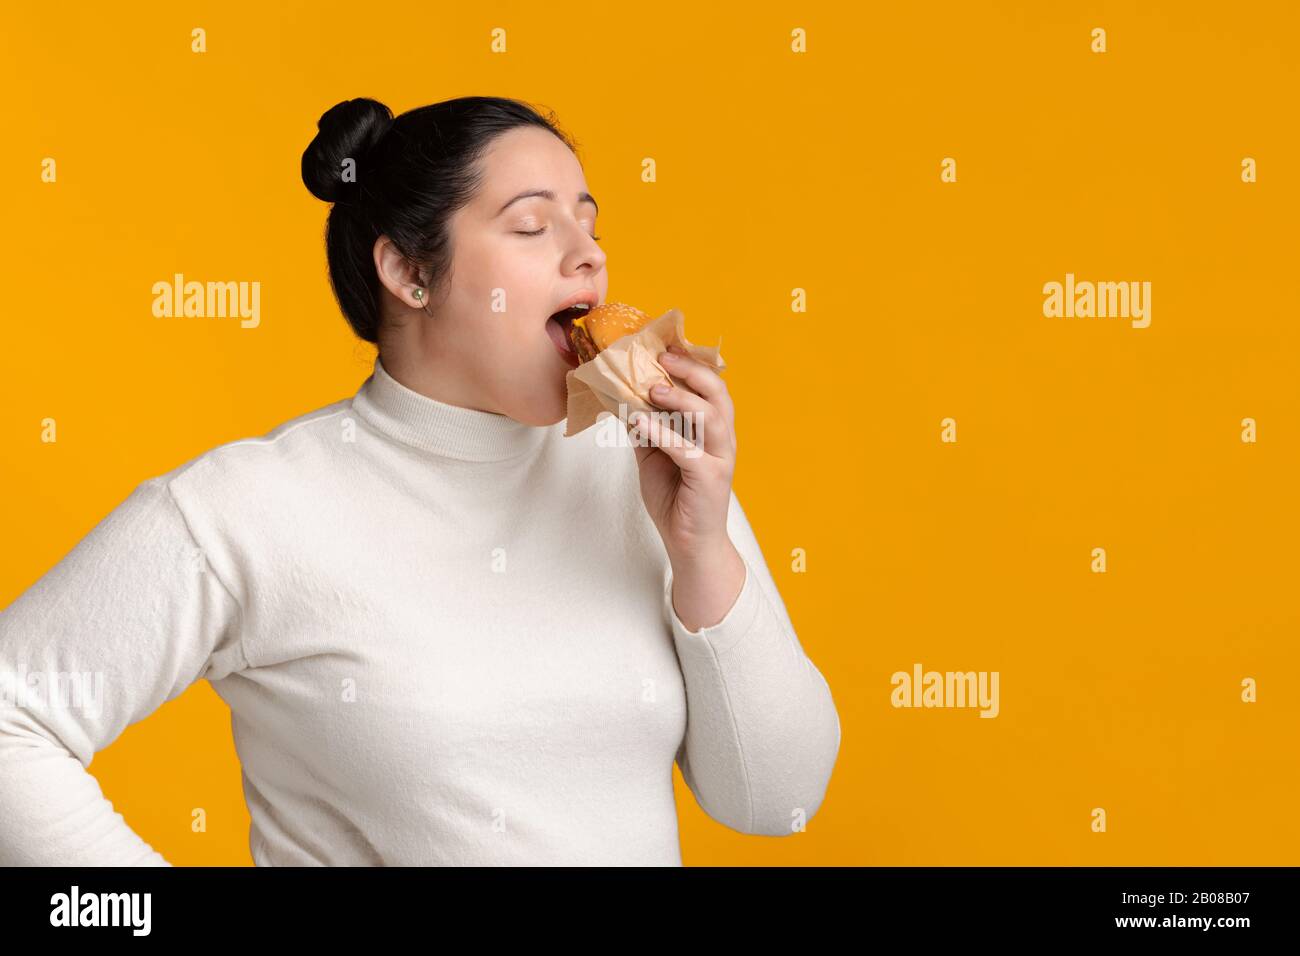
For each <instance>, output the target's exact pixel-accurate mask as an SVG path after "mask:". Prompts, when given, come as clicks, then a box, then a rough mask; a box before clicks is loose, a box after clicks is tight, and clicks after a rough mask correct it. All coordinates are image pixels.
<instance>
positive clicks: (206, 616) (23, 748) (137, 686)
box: [0, 477, 248, 866]
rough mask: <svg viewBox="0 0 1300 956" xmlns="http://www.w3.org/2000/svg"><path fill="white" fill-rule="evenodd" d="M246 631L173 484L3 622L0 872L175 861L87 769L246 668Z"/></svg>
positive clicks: (158, 487) (108, 530)
mask: <svg viewBox="0 0 1300 956" xmlns="http://www.w3.org/2000/svg"><path fill="white" fill-rule="evenodd" d="M238 624H239V607H238V604H237V603H236V601H235V600H234V598H233V597H231V594H230V592H229V591H228V590H227V588H226V587H225V585H224V584H222V582H221V581H220V580H219V579H218V577H217V575H216V573H215V572H214V571H213V570H212V568H211V567H209V566H208V564H207V562H206V560H205V559H204V555H203V551H202V549H201V548H200V547H199V545H198V543H197V542H196V541H195V539H194V537H193V535H192V534H191V531H190V528H189V525H188V524H187V523H186V521H185V518H184V515H183V514H182V513H181V511H180V509H179V507H178V506H177V504H176V501H175V499H174V498H173V496H172V493H171V491H170V490H169V488H168V484H167V481H166V478H165V477H162V478H152V479H150V480H148V481H145V482H143V483H142V484H140V485H139V486H138V487H137V488H136V489H135V490H134V491H133V492H132V493H131V494H130V495H129V496H128V497H127V498H126V500H125V501H123V502H122V503H121V504H120V505H118V506H117V507H116V508H115V509H114V510H113V511H112V512H110V513H109V514H108V516H107V517H105V518H104V520H102V521H101V522H100V523H99V524H98V525H96V526H95V527H94V528H93V529H92V530H91V531H90V532H89V533H88V534H87V535H86V536H85V537H84V538H83V539H82V540H81V541H80V542H79V543H78V544H77V546H76V547H75V548H73V550H72V551H70V552H69V553H68V554H67V555H66V556H65V557H64V558H63V559H62V560H61V561H60V562H59V563H58V564H57V565H55V566H54V567H53V568H52V569H51V570H50V571H49V572H48V573H46V574H45V576H44V577H42V578H40V580H38V581H37V582H36V583H35V584H33V585H32V586H31V587H30V588H29V589H28V590H27V591H26V592H24V593H23V594H21V595H20V596H19V597H18V598H17V599H16V600H15V601H14V602H13V603H12V604H11V605H10V606H9V607H8V608H6V609H5V610H4V611H3V612H0V865H8V866H14V865H19V866H23V865H26V866H33V865H35V866H53V865H58V866H136V865H139V866H167V865H170V864H168V862H167V861H166V860H165V859H164V858H163V857H162V856H161V855H160V854H159V853H157V852H156V851H155V850H154V849H153V848H152V847H151V846H150V845H149V844H148V843H146V842H145V841H144V840H143V839H141V838H140V836H139V835H137V834H136V833H135V832H134V831H133V830H132V829H131V828H130V827H129V826H128V825H127V823H126V821H125V820H124V819H123V818H122V816H121V814H119V813H117V812H115V811H114V810H113V805H112V804H111V803H110V802H109V801H108V800H107V799H105V797H104V794H103V791H102V790H101V789H100V786H99V782H98V780H96V779H95V778H94V777H93V776H92V775H91V774H90V773H89V772H87V770H86V768H87V767H88V766H89V765H90V762H91V759H92V758H93V756H94V754H95V753H96V752H97V751H100V750H103V749H104V748H105V747H107V746H108V745H109V744H111V743H112V742H113V741H114V740H115V739H117V737H118V735H119V734H121V732H122V731H123V730H124V729H125V728H126V727H127V726H128V725H130V724H133V723H135V722H137V721H139V720H142V719H143V718H144V717H146V716H148V715H149V714H150V713H152V712H153V711H154V710H156V709H157V708H158V707H159V706H161V705H162V704H163V703H164V702H166V701H169V700H171V699H173V698H174V697H177V696H179V695H180V693H181V692H182V691H184V690H185V688H186V687H188V686H189V685H190V684H192V683H193V682H194V681H195V680H198V679H200V678H206V677H213V678H214V679H215V678H216V677H219V676H225V675H226V674H229V673H231V672H233V671H235V670H240V669H242V668H244V667H247V666H248V665H247V661H246V660H245V659H244V657H243V651H242V648H241V647H240V645H239V641H238V633H239V631H238Z"/></svg>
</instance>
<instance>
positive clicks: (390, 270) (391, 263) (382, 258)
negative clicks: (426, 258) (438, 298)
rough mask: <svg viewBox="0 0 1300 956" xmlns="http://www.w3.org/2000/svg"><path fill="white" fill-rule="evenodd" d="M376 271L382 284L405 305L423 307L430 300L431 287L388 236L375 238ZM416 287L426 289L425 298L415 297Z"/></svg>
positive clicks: (413, 307)
mask: <svg viewBox="0 0 1300 956" xmlns="http://www.w3.org/2000/svg"><path fill="white" fill-rule="evenodd" d="M374 252H375V273H376V274H377V275H378V276H379V282H380V284H381V285H382V286H383V287H384V288H385V289H387V290H388V291H389V292H390V293H392V294H393V296H394V297H395V298H396V299H397V300H398V301H399V302H401V303H402V304H403V305H405V306H408V307H409V308H412V309H423V308H424V306H425V303H427V302H428V301H429V294H430V293H429V289H428V287H427V286H425V284H424V281H423V277H422V276H421V275H420V273H419V270H417V269H416V267H415V265H414V264H413V263H411V262H410V260H408V259H407V258H406V256H404V255H402V253H401V251H400V250H399V249H398V248H397V246H395V245H394V244H393V240H391V239H389V238H388V237H387V236H380V237H379V238H378V239H376V240H375V250H374ZM416 289H424V298H423V299H417V298H416V297H415V290H416Z"/></svg>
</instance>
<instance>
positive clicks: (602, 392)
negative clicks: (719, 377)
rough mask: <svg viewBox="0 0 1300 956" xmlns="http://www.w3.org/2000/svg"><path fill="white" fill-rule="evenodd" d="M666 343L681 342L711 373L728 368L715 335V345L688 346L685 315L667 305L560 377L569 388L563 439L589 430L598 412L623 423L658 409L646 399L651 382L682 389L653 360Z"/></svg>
mask: <svg viewBox="0 0 1300 956" xmlns="http://www.w3.org/2000/svg"><path fill="white" fill-rule="evenodd" d="M670 345H679V346H681V347H682V348H683V349H685V350H686V352H687V354H689V355H691V356H692V357H694V358H697V359H699V360H700V361H701V362H703V363H704V364H705V365H708V366H710V367H711V368H713V369H714V370H716V371H719V372H721V371H722V370H723V369H724V368H726V367H727V363H726V362H724V361H723V360H722V356H721V355H719V354H718V348H719V347H721V345H722V340H721V339H718V345H717V346H710V347H705V346H702V345H692V344H691V342H690V341H689V340H688V339H687V338H686V316H684V315H682V313H681V311H680V310H678V309H669V310H668V311H667V312H665V313H664V314H663V315H661V316H659V318H657V319H655V320H654V321H653V322H650V323H649V324H648V325H646V327H645V328H643V329H642V330H641V331H640V332H634V333H633V334H631V335H625V336H623V337H622V338H621V339H615V340H614V341H613V342H611V343H610V344H609V347H608V348H605V349H601V350H600V351H599V352H597V353H596V357H595V358H594V359H592V360H591V361H590V362H583V363H582V364H581V365H579V366H578V367H577V368H575V369H570V370H569V373H568V374H567V375H566V376H565V378H564V380H565V383H566V384H567V385H568V388H569V413H568V420H567V421H566V422H565V425H564V437H566V438H568V437H569V436H571V435H576V434H578V432H580V431H584V430H585V429H587V428H590V427H591V426H592V425H594V424H595V423H596V420H597V419H598V418H599V417H600V413H601V412H609V413H610V414H612V415H615V416H619V415H620V413H621V417H622V420H623V421H624V422H626V421H627V418H628V416H630V415H631V414H632V413H633V412H636V411H642V412H646V413H652V412H655V411H659V410H660V409H659V406H658V405H656V404H654V402H652V401H650V389H651V388H653V387H654V386H656V385H660V384H664V383H670V384H672V385H674V386H677V387H679V388H687V387H688V386H687V385H686V384H685V383H684V382H680V381H678V380H676V379H674V378H673V377H672V376H671V375H669V374H668V372H667V371H666V370H665V369H664V367H663V366H662V365H660V364H659V361H658V359H657V358H656V356H658V355H659V354H660V353H661V352H666V351H668V346H670ZM620 406H621V407H620Z"/></svg>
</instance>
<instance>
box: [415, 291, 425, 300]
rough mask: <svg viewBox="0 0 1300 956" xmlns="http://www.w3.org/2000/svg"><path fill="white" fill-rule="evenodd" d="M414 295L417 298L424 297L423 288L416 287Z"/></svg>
mask: <svg viewBox="0 0 1300 956" xmlns="http://www.w3.org/2000/svg"><path fill="white" fill-rule="evenodd" d="M415 297H416V298H417V299H423V298H424V290H423V289H416V290H415Z"/></svg>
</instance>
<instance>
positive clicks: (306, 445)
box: [151, 399, 352, 500]
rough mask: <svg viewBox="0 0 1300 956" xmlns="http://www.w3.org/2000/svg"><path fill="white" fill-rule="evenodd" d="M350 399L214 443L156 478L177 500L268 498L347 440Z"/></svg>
mask: <svg viewBox="0 0 1300 956" xmlns="http://www.w3.org/2000/svg"><path fill="white" fill-rule="evenodd" d="M351 417H352V409H351V399H341V400H339V401H337V402H332V403H330V404H329V405H325V406H322V407H319V408H315V409H312V410H311V411H309V412H306V413H304V414H301V415H297V416H295V417H293V418H291V419H288V420H287V421H283V422H280V423H279V424H278V425H276V426H275V427H273V428H271V429H270V430H269V431H266V432H264V433H263V434H261V435H253V436H249V437H245V438H238V439H234V440H231V441H227V442H223V443H221V444H219V445H216V446H214V447H212V448H210V449H208V450H207V451H205V452H203V453H202V454H200V455H197V456H195V457H193V458H191V459H189V460H188V461H186V462H184V463H183V464H180V465H178V466H177V467H175V468H173V469H172V470H171V471H168V472H166V473H165V474H163V475H159V476H158V477H157V478H156V479H151V480H154V481H158V482H160V483H163V484H165V485H167V486H168V487H169V488H170V489H171V490H172V492H173V494H174V495H176V496H177V497H178V498H189V499H202V500H216V499H219V498H231V499H235V500H239V499H244V500H246V499H248V498H249V497H265V496H266V495H267V494H268V493H269V492H271V491H272V490H273V489H274V488H276V487H280V486H283V485H284V484H286V479H290V481H289V483H293V481H294V476H295V475H297V476H298V477H300V478H301V477H305V476H310V475H311V474H314V473H319V472H320V471H321V470H322V468H323V467H324V466H326V465H327V464H328V461H329V459H330V457H331V456H333V455H337V454H338V448H339V444H340V442H342V441H346V440H347V439H346V431H347V428H348V420H350V419H351Z"/></svg>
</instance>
